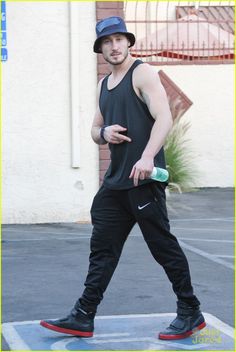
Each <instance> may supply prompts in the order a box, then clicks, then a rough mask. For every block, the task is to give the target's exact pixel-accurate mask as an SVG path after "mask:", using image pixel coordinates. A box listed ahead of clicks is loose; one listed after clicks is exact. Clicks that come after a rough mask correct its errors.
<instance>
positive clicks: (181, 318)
mask: <svg viewBox="0 0 236 352" xmlns="http://www.w3.org/2000/svg"><path fill="white" fill-rule="evenodd" d="M205 326H206V323H205V319H204V317H203V315H202V313H201V311H200V309H199V307H194V308H193V307H189V306H188V305H187V304H186V303H183V302H178V308H177V317H176V318H175V319H174V320H173V321H172V323H171V324H170V326H169V327H168V328H167V329H166V330H165V331H162V332H160V333H159V336H158V337H159V339H161V340H178V339H185V338H186V337H188V336H190V335H192V334H194V333H195V332H197V331H198V330H201V329H203V328H204V327H205Z"/></svg>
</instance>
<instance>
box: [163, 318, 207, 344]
mask: <svg viewBox="0 0 236 352" xmlns="http://www.w3.org/2000/svg"><path fill="white" fill-rule="evenodd" d="M205 326H206V323H205V321H204V322H203V323H202V324H200V325H198V326H197V327H196V328H194V329H193V330H190V331H187V332H185V333H184V334H181V335H164V334H159V336H158V338H159V339H160V340H180V339H185V338H186V337H189V336H191V335H193V334H194V333H195V332H197V331H198V330H202V329H203V328H205Z"/></svg>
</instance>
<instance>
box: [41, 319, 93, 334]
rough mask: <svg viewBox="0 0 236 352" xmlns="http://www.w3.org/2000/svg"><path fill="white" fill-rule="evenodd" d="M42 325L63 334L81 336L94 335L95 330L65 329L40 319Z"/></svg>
mask: <svg viewBox="0 0 236 352" xmlns="http://www.w3.org/2000/svg"><path fill="white" fill-rule="evenodd" d="M40 325H41V326H43V327H44V328H46V329H49V330H53V331H56V332H60V333H62V334H69V335H74V336H80V337H92V336H93V332H87V331H78V330H70V329H64V328H60V327H58V326H55V325H51V324H48V323H47V322H46V321H43V320H41V321H40Z"/></svg>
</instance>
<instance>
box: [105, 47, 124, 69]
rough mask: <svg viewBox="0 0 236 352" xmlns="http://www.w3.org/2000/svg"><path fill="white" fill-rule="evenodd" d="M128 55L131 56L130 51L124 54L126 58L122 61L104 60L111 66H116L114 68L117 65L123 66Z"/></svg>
mask: <svg viewBox="0 0 236 352" xmlns="http://www.w3.org/2000/svg"><path fill="white" fill-rule="evenodd" d="M128 54H129V51H128V49H127V51H126V52H125V53H124V57H123V58H122V59H121V60H120V61H112V60H110V58H109V57H104V60H105V61H106V62H108V63H109V64H111V65H114V66H116V65H121V64H123V62H124V61H125V60H126V58H127V56H128Z"/></svg>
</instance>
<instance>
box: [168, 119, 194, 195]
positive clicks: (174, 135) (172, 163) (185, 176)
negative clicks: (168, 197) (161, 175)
mask: <svg viewBox="0 0 236 352" xmlns="http://www.w3.org/2000/svg"><path fill="white" fill-rule="evenodd" d="M190 126H191V124H190V122H188V121H184V120H183V118H180V117H179V118H176V119H175V121H174V124H173V127H172V130H171V131H170V133H169V135H168V137H167V139H166V142H165V145H164V150H165V158H166V166H167V170H168V172H169V185H168V189H169V191H178V192H180V193H182V192H184V191H185V192H186V191H191V190H193V189H194V185H195V181H196V179H197V177H198V171H197V169H196V165H195V164H194V159H195V155H194V151H193V149H192V148H191V146H190V143H189V142H190V140H189V139H188V138H187V136H186V133H187V131H188V130H189V128H190Z"/></svg>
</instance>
